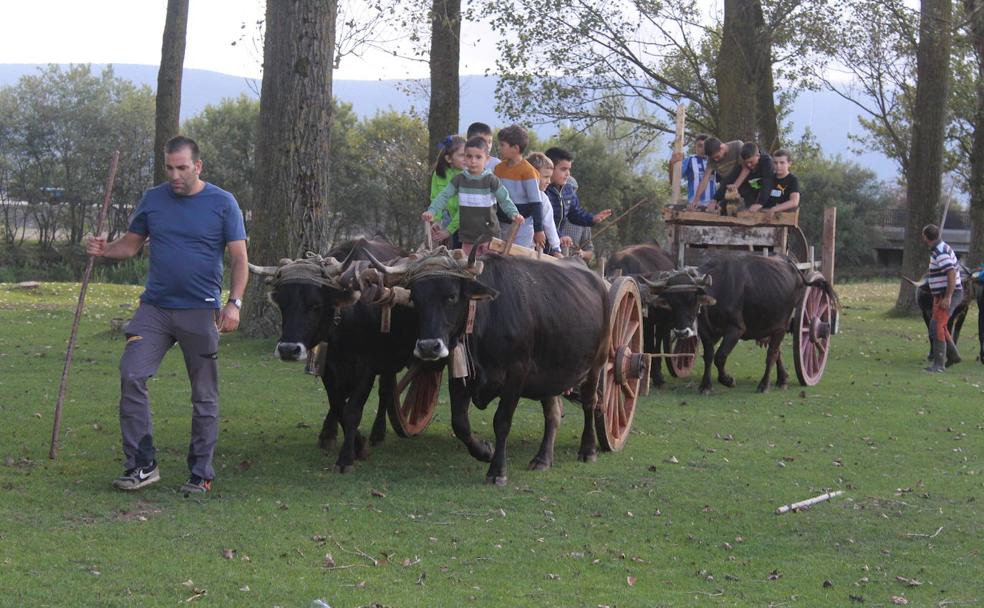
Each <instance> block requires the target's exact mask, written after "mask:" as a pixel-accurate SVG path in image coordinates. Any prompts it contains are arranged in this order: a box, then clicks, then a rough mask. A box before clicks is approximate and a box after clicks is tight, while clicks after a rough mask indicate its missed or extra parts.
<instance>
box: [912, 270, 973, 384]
mask: <svg viewBox="0 0 984 608" xmlns="http://www.w3.org/2000/svg"><path fill="white" fill-rule="evenodd" d="M905 280H906V281H908V282H909V283H910V284H911V285H912V286H913V287H915V288H916V303H917V304H918V305H919V312H920V313H922V318H923V322H924V323H925V324H926V331H927V332H928V331H929V322H930V321H931V320H932V318H933V293H932V292H931V291H930V290H929V280H928V279H927V278H926V277H923V278H921V279H920V280H919V281H913V280H912V279H909V278H906V279H905ZM960 284H961V286H962V288H963V289H961V290H960V292H959V294H954V295H955V296H956V295H959V296H960V297H961V298H962V299H961V301H960V303H959V304H957V307H956V308H955V309H954V310H953V314H952V315H950V320H949V321H947V324H946V328H947V330H948V331H949V332H950V335H951V336H952V337H953V341H952V342H948V343H947V345H946V366H947V367H950V366H951V365H953V364H954V363H959V362H960V355H959V353H958V352H957V341H958V340H960V330H961V329H962V328H963V324H964V320H965V319H966V318H967V309H968V308H970V301H971V300H972V299H974V282H973V281H972V280H971V278H970V274H969V271H968V270H967V269H966V268H963V267H962V268H961V272H960ZM977 297H978V298H980V297H981V294H978V295H977ZM979 306H980V301H978V307H979ZM977 328H978V330H984V320H982V319H981V316H980V314H979V313H978V317H977ZM981 353H982V355H984V334H982V337H981ZM932 358H933V341H932V340H930V341H929V355H927V356H926V359H928V360H932ZM982 360H984V356H982Z"/></svg>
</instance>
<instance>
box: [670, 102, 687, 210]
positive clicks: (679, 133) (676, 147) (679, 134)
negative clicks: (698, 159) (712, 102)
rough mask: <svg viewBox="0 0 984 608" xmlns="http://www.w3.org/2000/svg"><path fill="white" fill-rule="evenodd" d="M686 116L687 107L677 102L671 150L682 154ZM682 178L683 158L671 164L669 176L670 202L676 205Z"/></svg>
mask: <svg viewBox="0 0 984 608" xmlns="http://www.w3.org/2000/svg"><path fill="white" fill-rule="evenodd" d="M686 117H687V107H686V106H685V105H683V104H682V103H681V104H677V111H676V139H674V140H673V152H675V153H679V154H683V129H684V124H685V122H686ZM682 180H683V159H682V158H681V159H680V162H678V163H676V164H675V165H673V175H672V177H671V178H670V204H671V205H676V204H677V201H678V200H679V199H680V182H681V181H682Z"/></svg>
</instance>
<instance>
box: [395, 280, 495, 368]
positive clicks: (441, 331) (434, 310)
mask: <svg viewBox="0 0 984 608" xmlns="http://www.w3.org/2000/svg"><path fill="white" fill-rule="evenodd" d="M497 295H499V292H497V291H496V290H494V289H492V288H491V287H488V286H486V285H484V284H482V283H481V282H480V281H478V280H477V279H466V278H462V277H457V276H445V277H441V276H434V277H427V278H421V279H418V280H416V281H414V283H413V285H412V287H411V288H410V300H411V301H412V302H413V305H414V307H415V308H416V309H417V314H418V315H419V319H420V329H419V333H418V337H417V344H416V346H415V347H414V349H413V355H414V356H415V357H417V358H418V359H421V360H423V361H437V360H439V359H444V358H445V357H447V356H448V354H450V352H451V349H452V348H454V347H455V345H456V344H457V343H458V339H459V338H460V337H461V335H462V334H463V333H464V331H465V324H466V322H467V320H468V305H469V302H470V301H472V300H491V299H493V298H495V297H496V296H497Z"/></svg>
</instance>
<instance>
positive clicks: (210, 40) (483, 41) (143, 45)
mask: <svg viewBox="0 0 984 608" xmlns="http://www.w3.org/2000/svg"><path fill="white" fill-rule="evenodd" d="M265 5H266V3H265V2H264V1H263V0H191V4H190V7H191V8H190V14H189V18H188V38H187V48H186V50H185V67H186V68H198V69H203V70H213V71H216V72H223V73H225V74H234V75H237V76H248V77H252V78H257V77H259V75H260V64H261V62H262V52H261V50H260V49H257V48H256V46H255V44H254V41H253V40H254V38H255V32H256V26H255V23H256V21H257V20H258V19H262V18H263V12H264V6H265ZM166 9H167V0H89V1H88V2H85V1H79V0H28V1H26V2H11V1H9V0H3V2H2V7H0V63H118V64H119V63H138V64H147V65H157V64H158V63H160V59H161V38H162V36H163V33H164V16H165V13H166ZM243 24H245V25H246V28H245V29H243V28H242V26H243ZM464 28H465V31H464V32H463V33H462V34H463V35H462V39H463V40H476V39H478V43H477V44H472V45H469V44H465V45H463V46H462V62H461V63H462V65H461V72H462V74H484V73H485V71H486V69H491V68H494V58H495V46H494V44H493V36H492V35H491V32H489V31H488V28H487V27H486V26H483V25H478V24H468V23H466V24H465V25H464ZM244 34H245V37H244ZM233 42H236V44H235V45H233V44H232V43H233ZM426 76H427V65H426V64H423V63H419V62H411V61H399V60H395V59H394V58H393V57H391V56H388V55H385V54H383V53H380V52H378V51H377V52H370V53H368V54H367V55H366V56H365V57H364V58H359V57H353V56H348V57H345V58H344V59H343V61H342V64H341V68H340V69H339V70H337V71H336V72H335V75H334V77H335V78H337V79H343V80H347V79H352V80H377V79H391V78H419V77H426Z"/></svg>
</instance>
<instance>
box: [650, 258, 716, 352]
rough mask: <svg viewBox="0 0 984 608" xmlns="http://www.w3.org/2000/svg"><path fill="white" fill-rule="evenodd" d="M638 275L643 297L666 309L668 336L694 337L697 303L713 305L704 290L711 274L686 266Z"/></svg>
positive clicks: (709, 282)
mask: <svg viewBox="0 0 984 608" xmlns="http://www.w3.org/2000/svg"><path fill="white" fill-rule="evenodd" d="M640 278H641V279H642V282H641V284H640V286H639V288H640V291H641V292H642V297H643V301H645V302H647V303H648V304H649V305H650V306H653V307H655V308H660V309H663V310H666V311H668V312H669V313H670V315H671V326H670V337H671V338H673V339H685V338H695V337H697V315H698V314H699V312H700V307H701V306H713V305H714V304H715V302H716V301H715V299H714V298H712V297H711V296H710V295H708V294H707V290H708V289H709V288H710V286H711V276H710V275H702V274H699V273H697V272H696V271H694V270H693V269H688V270H681V271H676V272H672V273H658V274H657V275H654V276H653V277H651V278H650V277H646V276H641V277H640Z"/></svg>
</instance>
